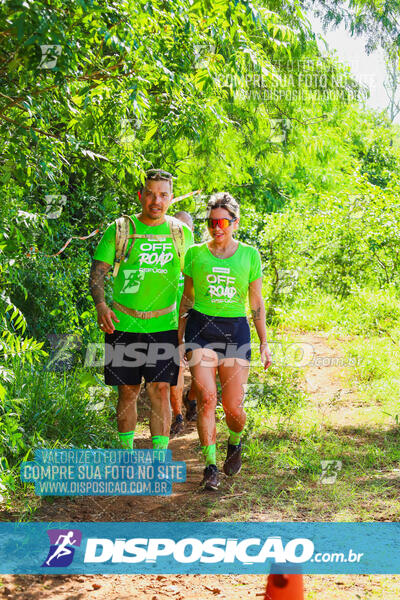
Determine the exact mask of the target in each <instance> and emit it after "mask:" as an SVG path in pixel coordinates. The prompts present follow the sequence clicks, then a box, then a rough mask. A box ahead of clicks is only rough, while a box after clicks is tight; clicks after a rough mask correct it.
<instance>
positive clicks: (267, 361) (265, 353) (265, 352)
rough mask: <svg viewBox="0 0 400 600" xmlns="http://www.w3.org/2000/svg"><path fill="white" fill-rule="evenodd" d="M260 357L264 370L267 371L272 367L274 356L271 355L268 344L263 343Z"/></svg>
mask: <svg viewBox="0 0 400 600" xmlns="http://www.w3.org/2000/svg"><path fill="white" fill-rule="evenodd" d="M260 356H261V362H262V363H263V365H264V370H265V371H266V370H267V369H268V367H270V366H271V365H272V354H271V351H270V349H269V346H268V343H267V342H261V344H260Z"/></svg>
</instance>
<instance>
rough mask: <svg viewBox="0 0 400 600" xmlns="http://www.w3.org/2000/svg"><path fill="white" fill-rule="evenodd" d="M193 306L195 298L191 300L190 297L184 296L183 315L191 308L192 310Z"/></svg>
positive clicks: (182, 303)
mask: <svg viewBox="0 0 400 600" xmlns="http://www.w3.org/2000/svg"><path fill="white" fill-rule="evenodd" d="M193 304H194V299H193V298H189V297H188V296H185V295H183V296H182V300H181V313H182V314H184V313H185V312H187V311H188V310H189V309H190V308H192V306H193Z"/></svg>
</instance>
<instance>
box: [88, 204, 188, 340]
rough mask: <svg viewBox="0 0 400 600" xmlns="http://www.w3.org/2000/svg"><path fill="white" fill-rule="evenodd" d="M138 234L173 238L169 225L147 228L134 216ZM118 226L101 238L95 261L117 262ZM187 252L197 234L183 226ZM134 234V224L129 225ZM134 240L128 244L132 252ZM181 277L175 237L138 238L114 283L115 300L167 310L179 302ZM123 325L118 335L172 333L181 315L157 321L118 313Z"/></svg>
mask: <svg viewBox="0 0 400 600" xmlns="http://www.w3.org/2000/svg"><path fill="white" fill-rule="evenodd" d="M132 218H133V220H134V222H135V227H136V233H138V234H143V233H149V234H153V235H154V234H163V233H164V234H169V233H170V228H169V225H168V223H167V222H165V223H162V225H156V226H152V225H145V224H144V223H142V222H141V221H139V220H138V218H137V217H136V216H135V215H133V216H132ZM115 227H116V225H115V223H113V224H112V225H110V226H109V227H108V228H107V230H106V231H105V233H104V235H103V237H102V238H101V240H100V242H99V245H98V246H97V248H96V251H95V253H94V257H93V258H94V259H95V260H101V261H103V262H106V263H108V264H110V265H112V264H113V263H114V259H115ZM182 227H183V232H184V237H185V250H187V249H188V248H189V246H191V245H192V244H193V234H192V232H191V230H190V229H189V227H188V226H187V225H185V224H184V223H182ZM129 232H130V234H132V233H133V228H132V224H131V223H130V225H129ZM130 244H131V240H130V241H129V244H128V249H129V248H130ZM179 275H180V263H179V257H178V254H177V252H176V250H175V246H174V244H173V241H172V238H171V237H165V238H158V239H156V240H150V239H145V238H136V239H135V242H134V245H133V249H132V252H131V253H130V256H129V259H128V261H127V262H122V263H121V265H120V268H119V271H118V275H117V277H116V278H115V280H114V287H113V299H114V300H115V301H116V302H119V303H120V304H122V305H123V306H127V307H128V308H132V309H134V310H146V311H148V310H159V309H161V308H166V307H167V306H170V305H171V304H173V303H174V302H175V301H176V299H177V298H176V296H177V287H178V281H179ZM114 312H115V315H116V317H117V318H118V319H119V321H120V322H119V323H115V322H114V325H115V329H116V330H117V331H129V332H135V333H139V332H146V333H152V332H155V331H168V330H170V329H177V328H178V318H177V311H176V310H174V311H172V312H170V313H168V314H166V315H161V316H160V317H155V318H153V319H139V318H136V317H131V316H130V315H126V314H125V313H122V312H120V311H118V310H114Z"/></svg>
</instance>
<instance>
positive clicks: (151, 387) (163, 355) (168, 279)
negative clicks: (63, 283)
mask: <svg viewBox="0 0 400 600" xmlns="http://www.w3.org/2000/svg"><path fill="white" fill-rule="evenodd" d="M172 198H173V195H172V176H171V175H170V174H169V173H167V172H166V171H162V170H160V169H152V170H150V171H148V172H147V176H146V181H145V184H144V187H143V189H142V191H141V194H140V202H141V206H142V210H141V212H140V214H138V215H132V216H131V217H130V218H129V236H130V237H129V239H128V240H127V241H128V244H127V249H126V250H127V251H126V253H125V259H124V260H121V261H120V262H119V263H118V264H119V269H118V272H117V273H116V271H114V274H115V275H116V276H115V279H114V286H113V309H111V308H110V307H109V306H107V304H106V302H105V300H104V278H105V275H106V274H107V273H108V271H109V270H110V269H111V266H112V265H113V263H114V261H115V259H116V246H118V247H119V243H118V244H117V239H119V238H118V235H120V233H118V235H116V232H117V231H118V232H119V231H120V229H118V227H119V226H118V221H117V222H115V223H113V224H112V225H110V226H109V227H108V229H107V230H106V232H105V233H104V235H103V237H102V239H101V240H100V243H99V245H98V247H97V249H96V251H95V254H94V260H93V264H92V268H91V273H90V292H91V294H92V297H93V300H94V302H95V305H96V310H97V321H98V324H99V327H100V328H101V329H102V331H104V333H105V346H106V351H105V367H104V374H105V383H106V384H108V385H117V386H118V405H117V421H118V432H119V437H120V440H121V444H122V446H123V447H125V448H132V447H133V439H134V434H135V427H136V420H137V412H136V401H137V397H138V395H139V391H140V385H141V380H142V377H144V379H145V381H146V383H147V390H148V394H149V398H150V403H151V416H150V430H151V435H152V443H153V448H167V446H168V441H169V431H170V425H171V410H170V386H171V385H176V383H177V379H178V372H179V364H180V363H179V353H178V336H177V329H178V315H177V309H176V290H177V286H178V281H179V275H180V271H181V258H182V257H180V254H182V252H183V253H184V252H185V251H186V249H187V248H188V247H189V246H191V245H192V243H193V234H192V232H191V230H190V229H189V227H187V226H186V225H185V224H183V223H180V222H178V221H177V219H174V218H173V217H166V212H167V210H168V207H169V206H170V204H171V202H172ZM177 233H178V234H180V237H181V240H180V242H181V243H180V244H178V241H177V240H176V236H177ZM117 261H118V256H117ZM115 324H116V325H115Z"/></svg>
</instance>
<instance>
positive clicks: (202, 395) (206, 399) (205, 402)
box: [196, 389, 217, 411]
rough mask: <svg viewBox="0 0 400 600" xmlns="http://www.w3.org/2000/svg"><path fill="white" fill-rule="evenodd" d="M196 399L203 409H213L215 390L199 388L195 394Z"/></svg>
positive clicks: (215, 400)
mask: <svg viewBox="0 0 400 600" xmlns="http://www.w3.org/2000/svg"><path fill="white" fill-rule="evenodd" d="M196 397H197V400H198V402H199V404H200V405H201V409H202V410H203V411H212V410H215V407H216V405H217V391H216V390H215V391H210V390H205V389H199V391H198V393H197V394H196Z"/></svg>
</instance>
